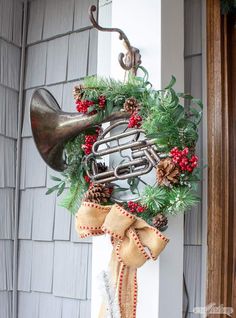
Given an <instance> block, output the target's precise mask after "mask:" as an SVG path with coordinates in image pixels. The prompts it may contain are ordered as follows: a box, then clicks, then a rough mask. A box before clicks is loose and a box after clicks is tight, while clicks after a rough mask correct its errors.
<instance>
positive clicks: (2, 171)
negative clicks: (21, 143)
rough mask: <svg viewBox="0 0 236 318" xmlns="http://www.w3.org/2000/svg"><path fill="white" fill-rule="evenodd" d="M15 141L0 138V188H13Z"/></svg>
mask: <svg viewBox="0 0 236 318" xmlns="http://www.w3.org/2000/svg"><path fill="white" fill-rule="evenodd" d="M15 146H16V144H15V140H13V139H8V138H4V137H3V136H0V162H1V166H0V187H14V186H15Z"/></svg>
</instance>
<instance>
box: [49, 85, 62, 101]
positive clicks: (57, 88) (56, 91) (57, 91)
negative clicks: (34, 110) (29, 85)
mask: <svg viewBox="0 0 236 318" xmlns="http://www.w3.org/2000/svg"><path fill="white" fill-rule="evenodd" d="M46 88H47V89H48V90H49V92H50V93H51V94H52V95H53V96H54V98H55V99H56V101H57V103H58V105H59V106H60V107H61V103H62V94H63V84H57V85H51V86H49V87H46Z"/></svg>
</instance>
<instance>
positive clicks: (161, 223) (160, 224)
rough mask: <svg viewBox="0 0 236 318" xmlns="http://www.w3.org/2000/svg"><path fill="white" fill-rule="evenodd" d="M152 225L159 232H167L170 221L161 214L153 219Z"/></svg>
mask: <svg viewBox="0 0 236 318" xmlns="http://www.w3.org/2000/svg"><path fill="white" fill-rule="evenodd" d="M152 225H153V226H154V227H155V228H156V229H158V230H161V229H162V230H165V229H166V227H167V225H168V219H167V217H166V216H165V215H164V214H162V213H159V214H157V215H156V216H155V217H154V218H153V219H152Z"/></svg>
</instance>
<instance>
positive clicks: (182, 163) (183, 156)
mask: <svg viewBox="0 0 236 318" xmlns="http://www.w3.org/2000/svg"><path fill="white" fill-rule="evenodd" d="M170 156H171V157H172V158H173V159H172V160H173V162H174V163H175V164H178V165H179V167H180V168H181V170H182V171H188V172H192V171H193V169H194V168H196V167H197V165H198V156H196V155H192V156H191V155H190V154H189V149H188V147H186V148H184V149H183V150H179V149H178V148H177V147H174V148H173V149H172V150H171V151H170Z"/></svg>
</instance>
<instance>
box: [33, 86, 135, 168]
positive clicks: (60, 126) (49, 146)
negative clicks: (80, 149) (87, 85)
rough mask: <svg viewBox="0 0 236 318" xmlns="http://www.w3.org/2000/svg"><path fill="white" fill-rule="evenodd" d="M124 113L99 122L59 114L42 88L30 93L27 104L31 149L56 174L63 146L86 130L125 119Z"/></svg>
mask: <svg viewBox="0 0 236 318" xmlns="http://www.w3.org/2000/svg"><path fill="white" fill-rule="evenodd" d="M129 116H130V115H129V114H128V113H126V112H123V111H119V112H114V113H112V114H111V115H109V116H107V117H106V118H104V119H102V120H101V121H100V122H98V121H97V120H96V117H97V115H96V114H94V115H87V114H79V113H77V112H76V113H69V112H63V111H62V110H61V108H60V106H59V105H58V103H57V101H56V99H55V98H54V97H53V95H52V94H51V93H50V92H49V91H48V90H46V89H44V88H39V89H37V90H35V91H34V93H33V95H32V98H31V103H30V121H31V129H32V134H33V138H34V142H35V145H36V147H37V149H38V151H39V153H40V155H41V157H42V159H43V160H44V161H45V162H46V164H47V165H48V166H49V167H51V168H52V169H53V170H56V171H63V170H65V169H66V167H67V166H66V162H65V158H64V155H63V153H64V148H65V143H66V142H67V141H68V140H70V139H71V138H74V137H76V136H77V135H78V134H79V133H81V132H82V131H84V130H86V129H87V128H89V127H92V126H95V125H98V124H102V123H105V122H110V121H113V120H118V119H123V118H128V117H129Z"/></svg>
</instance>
